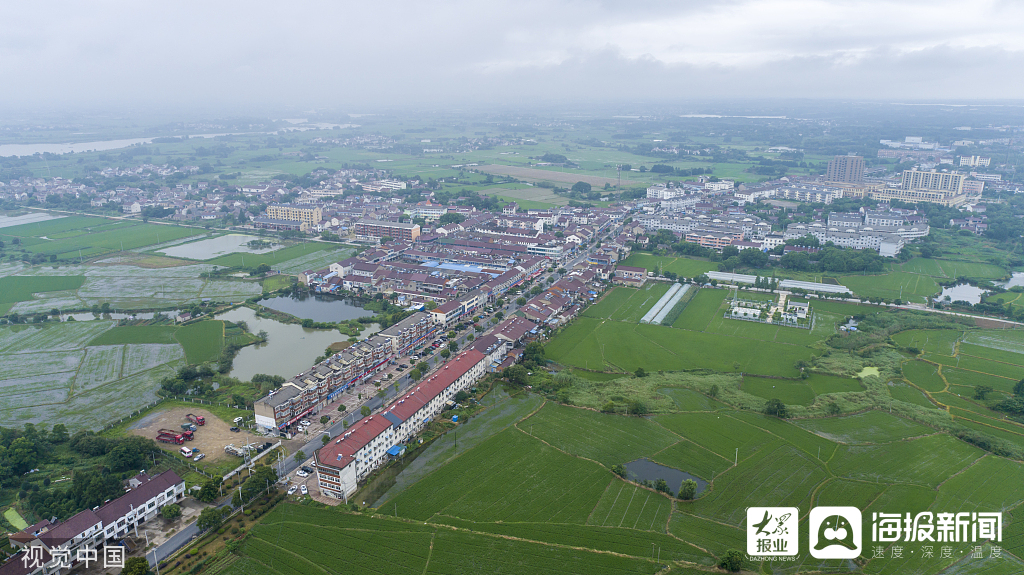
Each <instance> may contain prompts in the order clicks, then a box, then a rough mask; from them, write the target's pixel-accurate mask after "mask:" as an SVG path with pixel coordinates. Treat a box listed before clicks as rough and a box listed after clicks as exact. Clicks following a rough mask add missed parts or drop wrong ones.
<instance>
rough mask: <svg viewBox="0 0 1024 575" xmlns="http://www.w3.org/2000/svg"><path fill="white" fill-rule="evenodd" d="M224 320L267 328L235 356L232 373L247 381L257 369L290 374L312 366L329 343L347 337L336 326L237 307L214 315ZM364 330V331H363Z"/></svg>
mask: <svg viewBox="0 0 1024 575" xmlns="http://www.w3.org/2000/svg"><path fill="white" fill-rule="evenodd" d="M216 317H217V319H224V320H227V321H236V322H237V321H244V322H245V323H246V324H247V325H248V326H249V331H250V332H251V333H259V332H260V331H266V332H267V342H266V343H259V344H256V345H250V346H246V347H243V348H242V349H241V351H239V352H238V355H237V356H235V363H234V367H233V368H232V369H231V373H229V374H228V375H230V376H231V377H236V378H238V379H240V380H242V381H249V380H251V379H252V376H254V375H256V374H257V373H265V374H267V375H280V376H281V377H284V378H291V377H294V376H296V375H298V374H299V373H302V372H303V371H305V370H307V369H309V368H310V367H312V366H313V362H314V361H315V360H316V358H318V357H320V356H321V355H323V354H324V350H325V349H327V347H329V346H330V345H331V344H332V343H336V342H339V341H346V340H348V336H347V335H344V334H342V333H339V332H338V331H337V330H333V329H331V330H326V329H307V328H304V327H302V326H299V325H295V324H286V323H281V322H279V321H276V320H272V319H267V318H261V317H257V316H256V312H254V311H253V310H251V309H249V308H247V307H240V308H236V309H233V310H231V311H227V312H224V313H222V314H219V315H217V316H216ZM363 333H364V334H365V333H366V332H365V331H364V332H363Z"/></svg>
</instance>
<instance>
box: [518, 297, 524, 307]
mask: <svg viewBox="0 0 1024 575" xmlns="http://www.w3.org/2000/svg"><path fill="white" fill-rule="evenodd" d="M516 305H526V298H525V297H520V298H516Z"/></svg>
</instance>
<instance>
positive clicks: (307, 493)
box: [299, 485, 309, 495]
mask: <svg viewBox="0 0 1024 575" xmlns="http://www.w3.org/2000/svg"><path fill="white" fill-rule="evenodd" d="M299 492H300V493H302V494H303V495H309V490H308V489H306V486H305V485H303V486H302V487H300V488H299Z"/></svg>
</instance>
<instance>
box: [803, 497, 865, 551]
mask: <svg viewBox="0 0 1024 575" xmlns="http://www.w3.org/2000/svg"><path fill="white" fill-rule="evenodd" d="M808 521H809V525H808V531H809V539H810V541H809V545H808V547H810V550H811V556H812V557H814V558H815V559H853V558H855V557H859V556H860V552H861V549H862V548H863V536H864V534H863V531H862V530H861V529H862V519H861V513H860V509H857V508H856V507H815V508H814V509H811V515H810V517H809V518H808Z"/></svg>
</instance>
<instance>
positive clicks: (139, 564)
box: [121, 557, 152, 575]
mask: <svg viewBox="0 0 1024 575" xmlns="http://www.w3.org/2000/svg"><path fill="white" fill-rule="evenodd" d="M150 573H152V571H150V570H149V561H148V560H146V558H145V557H129V558H127V559H125V560H124V567H122V568H121V575H149V574H150Z"/></svg>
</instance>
